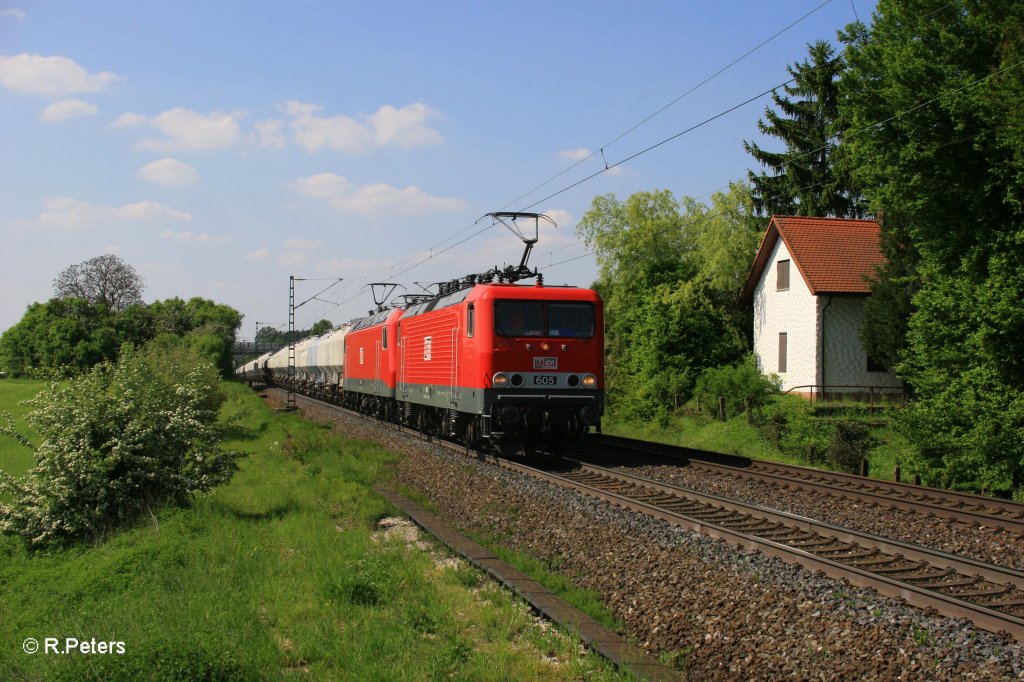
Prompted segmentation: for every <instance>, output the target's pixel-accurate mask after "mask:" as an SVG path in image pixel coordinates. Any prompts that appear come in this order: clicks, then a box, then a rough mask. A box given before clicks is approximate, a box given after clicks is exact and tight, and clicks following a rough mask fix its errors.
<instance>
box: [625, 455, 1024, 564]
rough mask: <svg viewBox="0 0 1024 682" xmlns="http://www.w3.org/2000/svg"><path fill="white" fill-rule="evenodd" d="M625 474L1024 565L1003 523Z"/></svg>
mask: <svg viewBox="0 0 1024 682" xmlns="http://www.w3.org/2000/svg"><path fill="white" fill-rule="evenodd" d="M622 470H623V471H624V472H626V473H631V474H634V475H637V476H644V477H646V478H651V479H654V480H657V481H663V482H665V483H671V484H673V485H679V486H683V487H686V488H692V489H694V490H697V491H700V492H704V493H710V494H713V495H720V496H722V497H729V498H732V499H735V500H740V501H743V502H747V503H749V504H756V505H760V506H763V507H769V508H771V509H777V510H779V511H784V512H787V513H789V514H798V515H800V516H807V517H809V518H812V519H817V520H819V521H825V522H827V523H831V524H833V525H836V526H843V527H845V528H852V529H855V530H859V531H862V532H865V533H873V534H874V535H881V536H883V537H887V538H894V539H896V540H902V541H903V542H909V543H913V544H916V545H924V546H926V547H931V548H933V549H938V550H942V551H944V552H949V553H950V554H957V555H959V556H965V557H970V558H972V559H975V560H977V561H984V562H986V563H990V564H995V565H997V566H1005V567H1007V568H1015V569H1018V570H1024V537H1022V536H1021V535H1020V534H1019V533H1014V532H1012V531H1008V530H1004V529H1001V528H989V527H984V528H983V527H980V526H975V525H973V524H969V523H964V522H961V521H957V520H955V519H948V518H942V517H936V516H932V517H929V516H926V515H924V514H916V513H913V512H909V511H907V510H904V509H895V508H893V507H887V506H885V505H880V506H875V505H872V504H868V503H866V502H861V501H856V500H848V499H844V498H841V497H836V496H832V495H826V494H823V493H818V492H812V491H808V490H787V489H786V488H785V487H784V486H782V485H778V484H775V483H770V482H766V481H755V480H751V479H749V478H745V477H743V476H729V475H724V474H719V473H715V472H712V471H707V470H702V469H699V468H693V467H688V466H676V465H643V466H630V467H623V469H622Z"/></svg>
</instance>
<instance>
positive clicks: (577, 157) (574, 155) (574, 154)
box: [558, 147, 591, 161]
mask: <svg viewBox="0 0 1024 682" xmlns="http://www.w3.org/2000/svg"><path fill="white" fill-rule="evenodd" d="M590 154H591V151H590V150H589V149H587V148H586V147H577V148H576V149H563V150H562V151H560V152H558V158H560V159H565V160H566V161H582V160H583V159H585V158H587V157H588V156H590Z"/></svg>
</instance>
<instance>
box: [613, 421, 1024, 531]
mask: <svg viewBox="0 0 1024 682" xmlns="http://www.w3.org/2000/svg"><path fill="white" fill-rule="evenodd" d="M598 443H599V447H600V448H603V449H605V451H606V452H608V453H612V454H614V453H623V452H626V453H635V454H641V455H646V456H655V457H669V458H671V459H672V460H673V461H674V462H675V463H678V460H679V459H680V458H683V459H686V460H687V462H688V464H689V466H691V467H694V468H697V469H702V470H705V471H709V472H711V473H715V474H719V475H728V476H736V477H741V478H747V479H753V480H759V481H765V482H768V483H773V484H776V485H779V486H784V487H789V488H790V489H799V490H809V491H815V492H821V493H825V494H828V495H834V496H838V497H844V498H846V499H851V500H859V501H862V502H868V503H872V504H879V505H885V506H889V507H893V508H897V509H905V510H907V511H913V512H916V513H919V514H924V515H926V516H927V515H932V516H939V517H944V518H951V519H956V520H958V521H962V522H964V523H971V524H977V525H980V526H987V527H990V528H1002V529H1005V530H1009V531H1011V532H1014V533H1019V534H1022V535H1024V504H1019V503H1016V502H1011V501H1009V500H997V499H995V498H990V497H983V496H981V495H971V494H968V493H959V492H955V491H952V490H943V489H941V488H929V487H925V486H918V485H912V484H909V483H900V482H895V481H882V480H879V479H873V478H868V477H864V476H857V475H854V474H844V473H839V472H832V471H822V470H819V469H811V468H808V467H801V466H796V465H791V464H777V463H774V462H762V461H758V460H752V459H747V458H745V457H736V456H731V455H723V454H719V453H713V452H705V451H702V450H694V449H691V448H683V447H676V446H671V445H662V444H659V443H649V442H646V441H637V440H632V439H628V438H620V437H617V436H608V435H603V434H602V436H601V437H600V440H599V441H598Z"/></svg>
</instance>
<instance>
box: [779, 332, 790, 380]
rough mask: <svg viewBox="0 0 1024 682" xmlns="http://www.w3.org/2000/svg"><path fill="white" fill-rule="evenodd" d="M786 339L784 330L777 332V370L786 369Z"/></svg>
mask: <svg viewBox="0 0 1024 682" xmlns="http://www.w3.org/2000/svg"><path fill="white" fill-rule="evenodd" d="M787 345H788V341H787V339H786V332H779V371H780V372H785V371H786V351H787Z"/></svg>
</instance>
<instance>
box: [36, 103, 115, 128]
mask: <svg viewBox="0 0 1024 682" xmlns="http://www.w3.org/2000/svg"><path fill="white" fill-rule="evenodd" d="M99 110H100V109H99V107H97V106H96V105H95V104H93V103H91V102H86V101H83V100H80V99H62V100H61V101H59V102H54V103H53V104H51V105H49V106H48V107H46V108H45V109H43V111H42V113H40V114H39V118H40V119H41V120H43V121H45V122H46V123H54V122H56V121H65V120H67V119H69V118H78V117H79V116H95V115H96V114H97V112H99Z"/></svg>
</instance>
